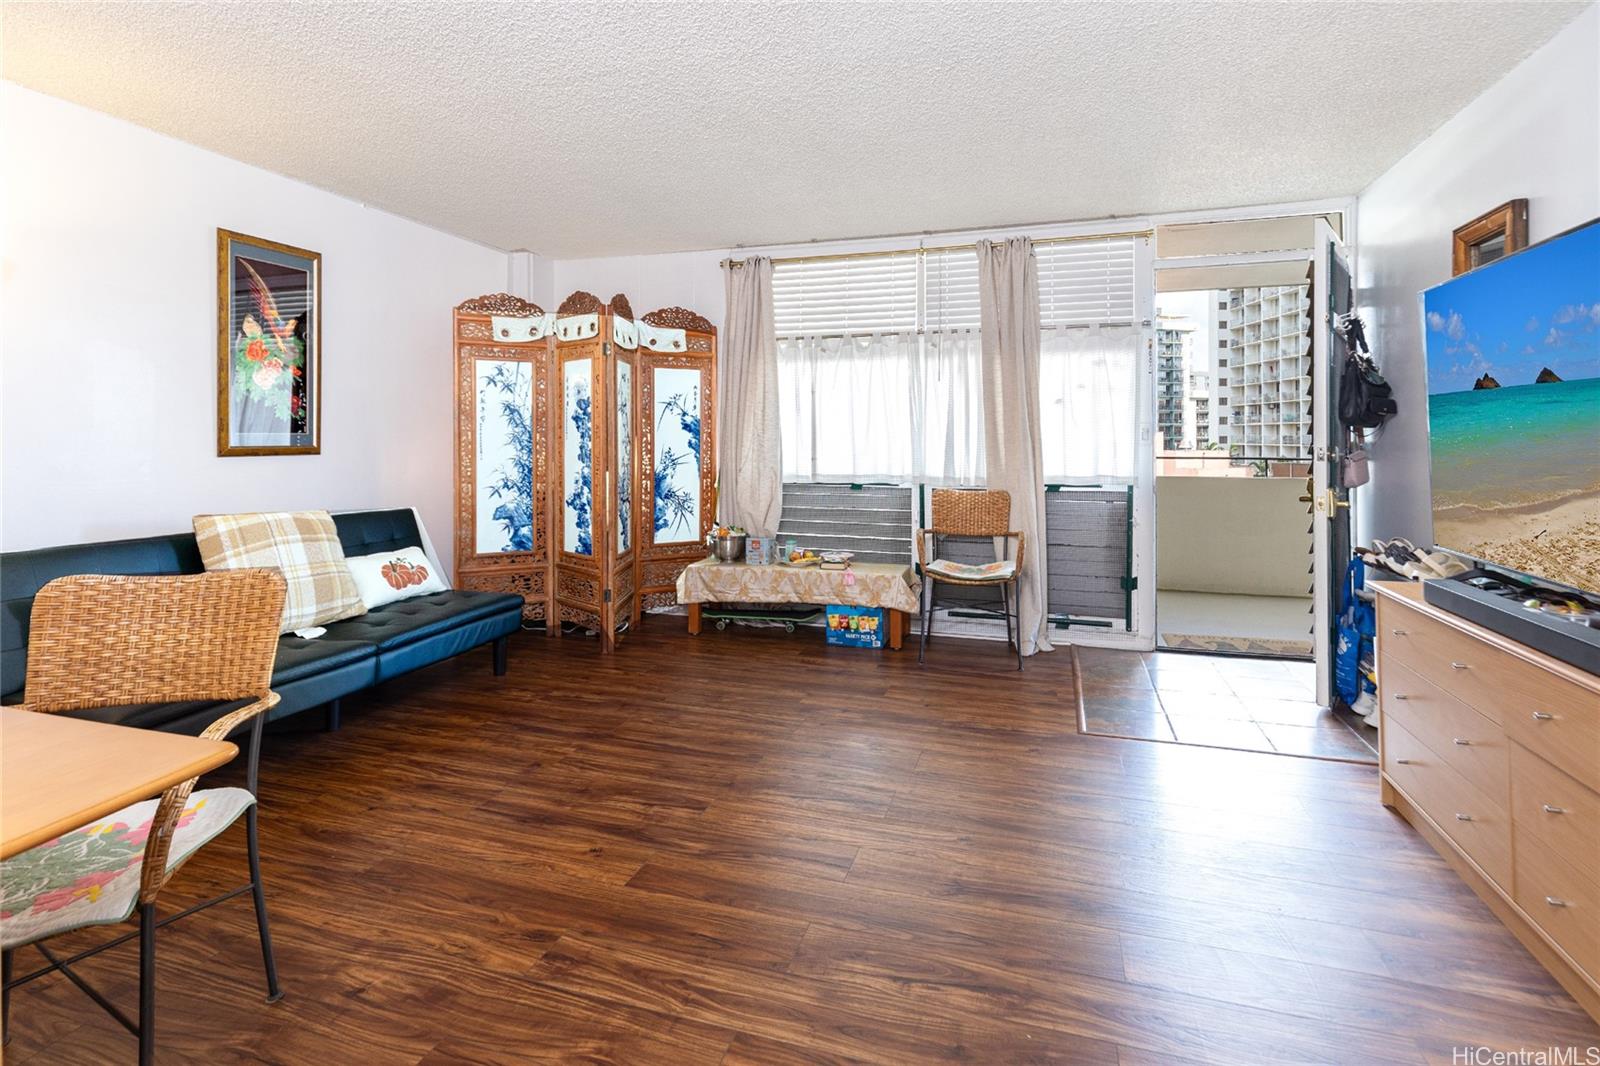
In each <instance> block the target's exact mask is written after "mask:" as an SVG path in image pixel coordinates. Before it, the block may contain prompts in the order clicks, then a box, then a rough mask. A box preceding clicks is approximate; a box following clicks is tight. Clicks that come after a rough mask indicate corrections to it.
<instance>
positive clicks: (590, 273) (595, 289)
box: [533, 251, 728, 330]
mask: <svg viewBox="0 0 1600 1066" xmlns="http://www.w3.org/2000/svg"><path fill="white" fill-rule="evenodd" d="M727 254H728V253H726V252H716V251H711V252H671V253H666V254H661V255H628V256H612V257H609V258H602V259H558V260H556V262H555V264H554V267H555V269H554V271H553V285H554V287H553V289H552V290H551V292H550V293H549V294H548V298H549V302H548V303H545V302H544V301H542V300H540V299H539V297H538V296H537V295H535V296H534V298H533V299H534V301H535V302H536V303H541V304H543V305H544V307H545V309H546V310H548V311H554V310H555V309H556V307H557V306H558V305H559V304H560V303H561V301H562V300H565V299H566V298H567V297H568V296H570V295H571V294H572V293H573V292H575V291H577V290H579V289H583V290H585V291H588V292H591V293H593V294H594V295H596V296H598V297H600V299H602V300H609V299H611V297H613V296H615V295H616V294H617V293H619V292H620V293H623V294H624V295H626V296H627V297H628V302H629V303H631V304H632V305H633V313H634V314H636V315H645V314H649V313H650V312H651V311H655V310H657V309H659V308H662V307H687V308H688V309H689V310H691V311H694V312H696V313H698V314H701V315H704V316H705V317H706V318H707V319H708V320H710V322H711V324H712V325H713V326H716V327H717V328H718V329H719V330H720V329H721V328H722V317H723V306H724V299H725V296H724V292H723V283H722V267H721V266H720V265H719V264H720V263H721V261H722V260H723V259H724V258H725V257H726V256H727Z"/></svg>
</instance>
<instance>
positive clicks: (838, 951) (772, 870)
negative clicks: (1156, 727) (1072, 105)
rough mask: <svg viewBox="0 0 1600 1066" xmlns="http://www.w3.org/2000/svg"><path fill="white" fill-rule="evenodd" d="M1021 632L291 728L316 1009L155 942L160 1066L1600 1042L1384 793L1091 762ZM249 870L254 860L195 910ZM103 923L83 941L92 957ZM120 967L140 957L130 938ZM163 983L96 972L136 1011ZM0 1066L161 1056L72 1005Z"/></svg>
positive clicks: (437, 699) (291, 913)
mask: <svg viewBox="0 0 1600 1066" xmlns="http://www.w3.org/2000/svg"><path fill="white" fill-rule="evenodd" d="M1009 663H1010V660H1008V659H1007V658H1006V656H1005V655H1004V653H1003V652H1002V651H1001V650H1000V649H999V648H998V647H996V646H995V645H992V644H964V643H961V642H953V641H948V640H945V641H938V642H936V644H935V647H934V649H933V651H932V653H931V658H930V663H929V665H928V666H927V667H926V668H919V667H918V666H917V661H916V656H915V654H914V653H912V652H909V651H908V652H905V653H901V654H880V653H874V652H865V651H856V650H850V649H833V648H826V647H825V646H823V645H822V643H821V639H820V635H818V634H815V633H803V634H799V635H796V636H785V635H783V634H781V633H774V632H771V631H741V632H737V633H734V632H730V633H708V634H706V635H705V636H702V637H699V638H689V637H687V636H686V635H684V634H682V632H681V631H680V625H679V623H677V622H675V621H671V620H666V619H657V620H654V621H651V622H649V623H647V625H646V627H645V629H644V631H643V632H642V633H641V634H639V635H638V636H637V637H635V638H634V639H633V640H631V641H630V642H628V643H627V644H625V645H624V647H623V649H622V651H621V652H620V653H619V654H618V655H616V656H614V657H610V658H602V657H601V656H600V654H599V653H598V651H597V649H596V648H595V646H594V645H593V643H590V642H584V641H580V640H570V639H569V640H561V641H551V640H547V639H545V638H544V637H542V636H536V635H528V636H524V637H519V638H517V639H516V640H515V641H514V642H513V652H512V663H511V673H510V675H509V676H508V677H506V678H503V679H498V680H497V679H495V678H493V677H492V676H491V675H490V671H489V661H488V654H487V652H481V653H475V654H473V655H472V656H470V657H468V658H467V659H465V660H460V661H457V662H454V663H449V664H445V665H442V666H439V667H435V668H432V669H430V670H427V671H424V672H422V673H419V674H416V675H413V676H412V677H410V678H406V679H402V680H400V681H398V682H394V683H391V684H389V685H387V686H385V687H384V688H383V689H381V690H380V691H378V692H376V693H373V694H370V695H368V696H365V697H361V698H357V699H353V700H350V701H347V706H346V711H345V727H344V729H343V730H342V731H341V732H339V733H336V734H331V735H324V734H321V733H302V734H288V735H279V736H275V737H272V738H270V740H269V744H268V749H267V753H266V755H265V758H264V760H263V764H262V766H263V773H262V776H263V793H264V797H265V801H264V811H263V815H262V827H263V836H264V854H265V863H266V873H267V877H268V880H269V886H270V888H269V890H270V893H271V904H272V909H273V920H274V931H275V934H276V938H277V944H278V961H279V966H280V968H281V970H282V973H283V979H284V984H285V987H286V989H287V995H286V997H285V998H284V1000H283V1001H282V1002H281V1003H278V1004H276V1005H274V1006H267V1005H265V1004H263V1003H262V1001H261V976H260V969H259V956H258V954H257V948H256V940H255V932H254V926H253V922H252V920H251V914H250V909H249V907H248V905H247V904H246V903H244V902H242V901H240V902H235V903H231V904H227V905H225V906H223V907H221V908H218V909H216V910H213V911H211V912H209V913H207V914H205V915H202V916H199V917H197V918H194V919H189V920H187V921H184V922H181V923H179V924H177V925H174V926H170V927H168V928H167V929H164V930H163V931H162V934H161V937H160V1019H161V1034H160V1047H161V1060H160V1061H162V1062H164V1063H188V1062H193V1063H208V1064H210V1063H231V1062H271V1063H308V1064H315V1066H331V1064H337V1063H347V1062H348V1063H362V1064H397V1066H402V1064H404V1066H410V1064H419V1063H421V1064H427V1066H440V1064H445V1063H518V1062H530V1061H545V1060H568V1061H570V1060H583V1061H614V1062H625V1063H647V1062H663V1063H815V1062H831V1061H851V1060H863V1061H871V1062H892V1063H910V1062H921V1061H970V1062H985V1063H989V1062H993V1063H1011V1062H1055V1061H1064V1062H1087V1063H1119V1064H1121V1066H1133V1064H1144V1063H1184V1062H1208V1061H1209V1062H1226V1063H1272V1062H1324V1061H1326V1062H1348V1063H1355V1062H1360V1063H1368V1062H1382V1063H1387V1062H1397V1063H1400V1062H1408V1063H1417V1062H1422V1061H1425V1060H1430V1059H1431V1060H1433V1061H1441V1062H1449V1061H1450V1056H1451V1049H1452V1048H1453V1047H1455V1046H1458V1045H1467V1044H1483V1045H1489V1046H1492V1047H1495V1048H1518V1047H1544V1046H1547V1045H1550V1044H1560V1045H1584V1046H1588V1045H1591V1044H1597V1043H1600V1031H1597V1029H1596V1027H1595V1025H1594V1024H1593V1023H1592V1022H1591V1021H1590V1020H1589V1019H1588V1018H1587V1017H1586V1016H1584V1015H1583V1014H1582V1013H1581V1012H1580V1011H1579V1010H1578V1008H1577V1007H1576V1005H1575V1004H1574V1003H1573V1002H1572V1001H1571V1000H1570V999H1569V998H1568V997H1567V996H1566V995H1565V994H1564V993H1563V992H1562V991H1561V989H1560V988H1559V987H1558V986H1557V985H1556V984H1555V983H1554V981H1553V980H1551V979H1550V978H1549V977H1548V976H1547V975H1546V974H1545V973H1544V972H1543V971H1542V970H1541V969H1539V967H1538V966H1537V965H1536V964H1535V963H1534V962H1533V961H1532V960H1531V958H1529V956H1528V955H1527V954H1526V953H1525V952H1523V950H1522V949H1521V948H1520V947H1519V946H1518V945H1517V944H1516V942H1515V941H1514V940H1513V939H1512V937H1511V936H1510V935H1509V934H1508V933H1507V932H1505V930H1504V929H1502V928H1501V927H1500V926H1499V925H1498V924H1497V923H1496V922H1495V921H1494V920H1493V918H1492V917H1491V916H1490V914H1489V912H1488V911H1487V910H1486V909H1485V908H1484V907H1483V906H1482V905H1481V904H1480V903H1479V902H1478V901H1477V900H1476V899H1475V898H1474V897H1473V896H1472V894H1471V893H1470V892H1469V891H1468V890H1467V889H1466V888H1465V887H1464V886H1463V885H1462V884H1461V883H1460V882H1459V881H1458V880H1457V879H1456V878H1455V877H1454V875H1453V874H1451V873H1450V871H1449V870H1448V869H1447V868H1446V867H1445V865H1444V863H1443V862H1442V861H1441V860H1439V859H1438V858H1437V857H1436V856H1435V855H1434V854H1433V853H1432V852H1431V851H1430V850H1429V849H1428V848H1427V847H1426V846H1425V845H1424V844H1423V843H1422V842H1421V840H1419V839H1418V838H1417V837H1416V836H1415V835H1414V834H1413V833H1412V832H1411V831H1410V830H1409V829H1408V828H1407V827H1406V826H1405V825H1404V824H1403V823H1402V822H1400V821H1399V820H1398V818H1396V817H1395V816H1394V815H1392V814H1390V813H1389V812H1387V811H1385V810H1384V809H1383V808H1382V807H1381V806H1379V804H1378V802H1377V798H1376V776H1375V771H1374V770H1373V769H1371V768H1368V767H1361V766H1354V765H1348V764H1339V763H1327V762H1318V761H1313V760H1305V759H1285V758H1281V757H1275V756H1272V755H1257V754H1250V753H1241V752H1231V751H1223V750H1209V749H1201V748H1188V747H1182V746H1176V745H1159V744H1148V743H1140V742H1137V741H1122V740H1113V739H1107V738H1102V737H1094V736H1079V735H1078V734H1077V733H1076V730H1075V726H1074V721H1075V717H1076V707H1075V703H1074V696H1073V678H1072V668H1071V660H1070V657H1069V656H1068V655H1067V654H1064V653H1057V654H1054V655H1052V656H1048V657H1041V658H1038V659H1034V660H1031V661H1030V662H1029V665H1028V669H1027V670H1026V672H1024V673H1022V674H1021V675H1018V674H1017V673H1016V671H1015V670H1014V669H1012V668H1011V667H1010V665H1009ZM243 867H244V850H243V834H242V831H241V830H232V831H230V832H229V833H228V834H227V835H226V836H225V837H223V838H221V839H219V840H218V841H217V842H215V843H214V844H213V845H211V846H210V847H208V848H207V849H206V850H205V851H204V852H203V853H202V854H201V855H200V857H198V858H197V859H195V860H194V861H193V862H191V863H190V864H189V866H188V867H186V868H185V869H184V870H183V871H182V872H181V873H180V874H179V876H178V877H177V878H176V880H175V881H174V883H173V885H172V886H171V887H170V888H169V890H168V891H167V893H166V894H165V895H164V898H163V905H164V907H165V908H166V909H168V910H171V909H175V908H176V907H178V906H181V905H183V904H185V903H187V902H190V901H193V900H196V899H198V898H201V897H202V895H203V894H205V893H207V892H209V891H212V890H215V889H217V888H219V887H222V886H223V885H225V884H228V883H231V882H232V880H233V879H234V877H235V875H236V874H238V873H240V872H242V870H243ZM103 935H105V931H104V930H102V931H99V932H96V933H85V934H79V935H77V937H75V938H74V939H75V942H78V943H83V942H87V940H88V939H89V938H90V937H92V936H103ZM130 947H131V945H130ZM134 962H135V955H134V953H133V952H130V951H126V950H124V951H121V952H119V953H117V954H115V955H107V956H101V957H99V958H98V959H96V960H94V961H92V962H91V963H90V964H88V965H87V966H86V967H85V969H86V971H87V972H88V973H89V974H90V975H91V976H92V977H93V978H96V979H98V980H99V981H100V982H101V983H102V984H103V985H104V986H105V987H107V988H108V989H109V990H110V991H111V992H112V993H113V994H114V995H116V996H117V997H119V998H120V999H121V1000H122V1001H124V1002H126V1003H129V1004H130V1005H131V1004H132V1003H133V1002H134V1000H133V996H134V990H135V984H134V972H135V966H134ZM12 1012H13V1015H12V1021H13V1029H14V1039H13V1041H12V1044H11V1046H10V1048H9V1049H8V1050H7V1054H6V1061H7V1062H9V1063H13V1064H15V1066H23V1064H31V1063H109V1062H131V1061H132V1058H133V1050H134V1045H133V1042H132V1040H131V1038H129V1037H128V1036H127V1035H126V1034H124V1033H123V1032H122V1031H121V1030H120V1029H118V1028H117V1027H116V1026H115V1025H114V1024H113V1023H112V1022H110V1021H109V1019H106V1018H105V1017H103V1016H102V1015H101V1014H100V1013H99V1011H98V1010H96V1009H95V1008H93V1007H92V1006H91V1005H89V1004H88V1003H87V1001H85V1000H84V999H83V997H82V996H81V995H80V994H79V993H78V992H77V991H76V990H75V989H73V988H71V987H70V986H69V985H67V984H66V982H65V981H64V980H62V979H60V978H59V977H56V978H51V979H47V980H45V981H41V982H38V983H35V984H33V985H30V986H28V987H26V988H24V989H21V990H19V991H18V992H17V993H16V996H15V999H14V1002H13V1008H12Z"/></svg>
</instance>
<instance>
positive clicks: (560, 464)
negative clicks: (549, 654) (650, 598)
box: [552, 292, 639, 649]
mask: <svg viewBox="0 0 1600 1066" xmlns="http://www.w3.org/2000/svg"><path fill="white" fill-rule="evenodd" d="M555 343H556V381H557V395H558V396H559V397H560V405H559V408H558V410H559V418H558V424H557V427H556V431H555V433H554V434H553V436H552V441H553V443H554V447H555V449H556V456H557V460H556V462H557V466H556V487H557V492H556V497H555V516H556V518H555V529H556V535H557V537H558V538H559V542H558V544H557V545H556V548H557V550H556V553H555V561H556V565H555V571H556V578H555V590H556V618H557V620H558V621H561V622H575V623H577V624H579V625H582V626H584V627H586V628H589V629H593V630H595V631H596V632H598V633H599V634H600V639H601V642H602V645H603V646H604V647H606V648H607V649H609V648H611V647H613V646H614V645H615V643H616V640H617V637H618V628H619V627H620V626H621V625H622V624H623V623H625V622H627V623H635V624H636V623H637V622H638V620H639V598H638V595H637V591H638V570H637V566H636V563H637V558H638V555H637V552H636V551H635V547H634V540H635V538H636V536H637V532H638V529H637V527H638V515H637V502H636V500H635V491H634V490H635V480H634V471H636V470H637V469H638V466H639V463H638V455H639V441H638V434H637V433H636V432H635V430H634V416H635V412H636V411H637V410H638V402H637V400H638V396H637V393H638V385H637V382H636V380H635V375H634V369H635V358H636V357H635V349H636V346H637V340H636V327H635V325H634V322H633V309H632V308H631V307H629V305H628V299H627V297H625V296H615V297H613V298H612V300H611V302H610V303H609V304H602V303H601V302H600V300H599V298H598V297H596V296H594V295H592V294H590V293H587V292H575V293H573V294H572V295H571V296H569V297H567V299H566V300H564V301H563V302H562V304H561V307H560V308H559V310H557V312H556V322H555Z"/></svg>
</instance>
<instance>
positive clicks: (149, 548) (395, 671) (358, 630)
mask: <svg viewBox="0 0 1600 1066" xmlns="http://www.w3.org/2000/svg"><path fill="white" fill-rule="evenodd" d="M333 522H334V525H335V526H337V527H338V530H339V540H340V542H341V543H342V544H343V545H344V553H345V555H346V556H352V555H372V554H375V553H377V552H385V551H396V550H398V549H401V548H409V547H413V546H416V545H419V544H421V543H422V533H421V530H420V529H418V527H417V518H416V513H415V512H413V511H411V510H410V509H399V510H392V511H352V512H349V513H347V514H336V515H334V516H333ZM203 569H204V567H202V565H201V563H200V551H199V549H198V548H197V547H196V546H195V540H194V534H193V533H174V534H171V535H169V536H163V537H144V538H141V539H138V540H113V541H104V542H101V543H98V544H72V545H66V546H64V547H59V548H38V549H35V550H33V551H19V552H6V553H3V554H0V701H3V702H5V703H17V702H20V701H21V699H22V695H23V693H22V688H23V682H24V680H25V677H26V674H27V668H28V617H29V614H30V613H31V611H32V609H33V597H34V595H35V594H37V593H38V591H39V590H40V589H41V588H43V587H44V586H45V584H46V583H48V582H50V581H53V580H55V579H56V578H58V577H64V576H66V575H68V574H197V573H200V572H201V571H202V570H203ZM521 621H522V597H521V596H513V595H507V594H504V593H495V592H471V591H467V590H464V589H450V590H447V591H445V592H435V593H431V594H429V595H426V596H418V597H415V598H414V599H409V600H400V601H398V602H396V603H390V604H386V605H384V606H382V607H379V608H378V609H376V610H373V611H368V612H367V613H366V614H364V615H361V616H359V617H356V618H347V619H345V620H344V621H342V622H334V623H332V624H331V625H329V626H328V627H327V630H328V631H327V633H326V634H324V635H323V636H321V637H318V638H317V639H315V640H305V639H303V638H301V637H296V636H293V635H292V634H285V635H284V636H283V637H282V638H280V639H279V641H278V657H277V662H276V664H275V665H274V667H273V672H272V689H273V691H274V692H276V693H278V695H279V696H280V697H281V702H280V703H279V704H278V705H277V706H276V707H274V708H273V709H272V711H271V718H272V719H279V718H284V717H287V716H288V715H291V714H297V713H299V712H300V711H304V710H306V709H308V708H312V707H320V706H324V705H326V706H327V707H328V724H329V727H330V728H337V726H338V716H339V698H340V697H341V696H345V695H348V694H349V693H352V692H357V691H359V690H361V689H364V688H368V687H370V686H372V685H375V684H377V683H378V682H379V681H386V680H388V679H389V678H391V677H396V676H398V675H400V674H403V673H406V672H408V671H411V670H416V669H418V668H419V667H423V666H428V665H430V664H432V663H436V662H439V661H441V660H443V659H448V658H449V657H450V656H452V655H457V654H459V653H461V652H464V651H466V650H468V649H469V648H476V647H478V646H480V645H482V644H493V645H494V672H495V673H496V674H497V675H499V674H503V673H505V669H506V641H507V638H508V637H509V636H510V635H511V634H512V633H514V632H515V631H516V630H517V628H518V627H519V626H520V625H521ZM220 712H221V705H218V704H206V703H166V704H153V705H149V704H147V705H140V706H135V707H112V708H105V709H99V710H94V711H77V712H73V714H74V716H75V717H82V718H94V719H97V720H99V721H105V722H118V723H121V724H123V725H132V726H142V727H145V728H151V729H162V730H167V731H171V732H181V733H197V732H199V731H200V730H201V729H204V728H205V727H206V726H207V725H208V724H210V723H211V722H212V721H213V720H215V719H216V718H217V716H218V715H219V713H220Z"/></svg>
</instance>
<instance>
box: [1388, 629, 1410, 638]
mask: <svg viewBox="0 0 1600 1066" xmlns="http://www.w3.org/2000/svg"><path fill="white" fill-rule="evenodd" d="M1389 632H1391V633H1393V634H1394V635H1395V636H1397V637H1403V636H1405V635H1406V631H1405V630H1403V629H1391V630H1389Z"/></svg>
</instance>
